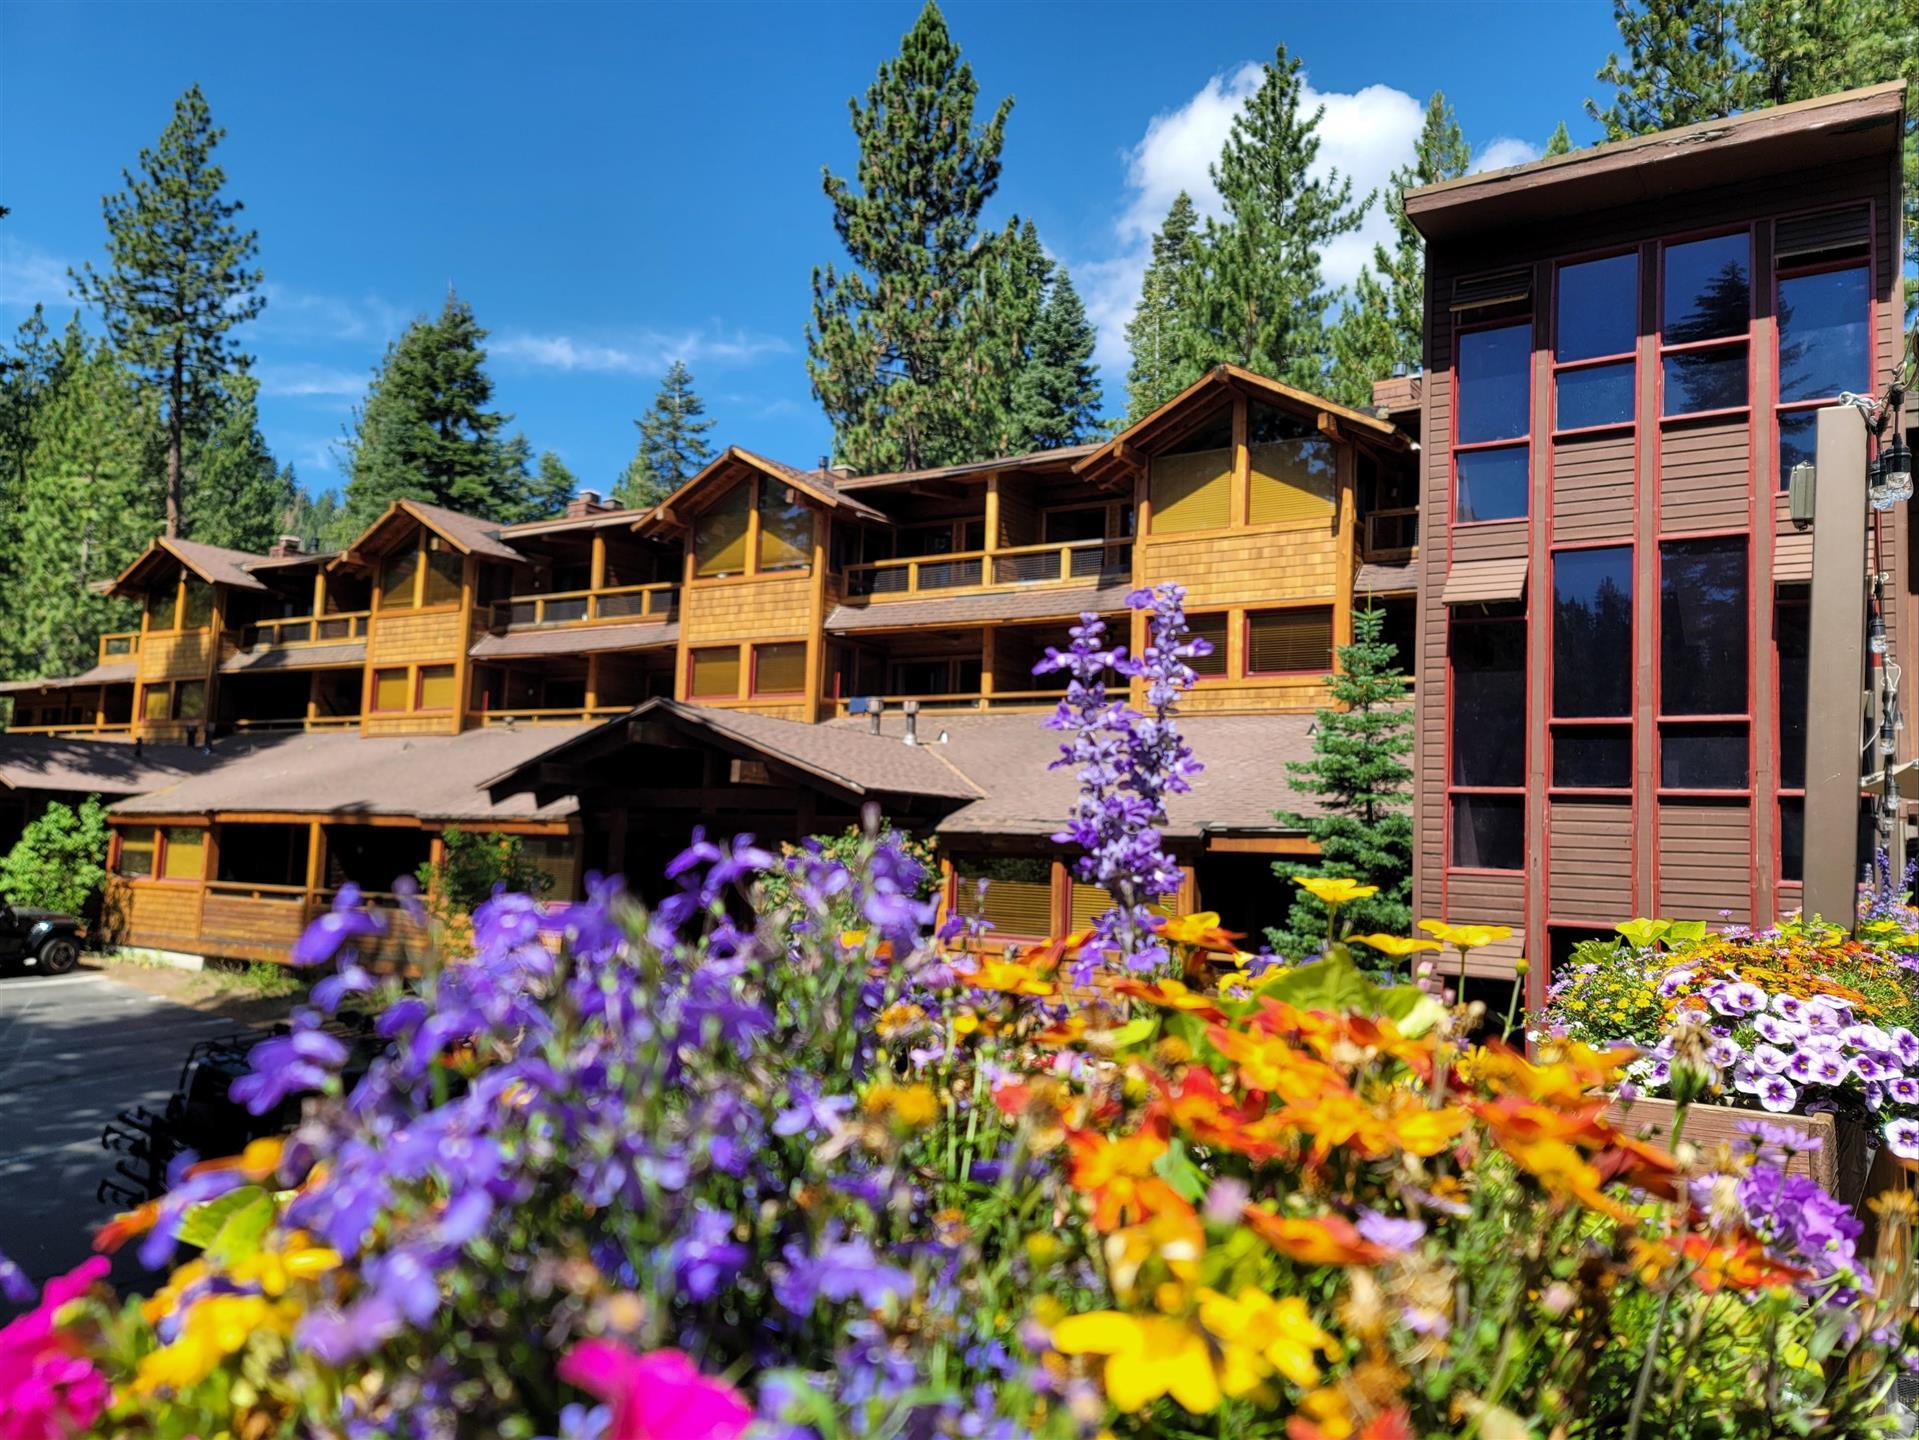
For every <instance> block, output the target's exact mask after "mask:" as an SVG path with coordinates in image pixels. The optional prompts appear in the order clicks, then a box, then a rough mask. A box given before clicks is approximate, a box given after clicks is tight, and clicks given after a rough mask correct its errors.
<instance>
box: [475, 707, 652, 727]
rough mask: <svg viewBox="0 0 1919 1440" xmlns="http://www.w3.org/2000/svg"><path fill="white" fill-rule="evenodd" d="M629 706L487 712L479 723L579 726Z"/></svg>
mask: <svg viewBox="0 0 1919 1440" xmlns="http://www.w3.org/2000/svg"><path fill="white" fill-rule="evenodd" d="M632 708H633V707H632V706H631V705H574V706H570V707H563V708H561V709H555V710H487V711H485V712H483V713H482V714H481V716H480V723H481V724H482V725H484V726H486V727H487V728H489V729H496V730H497V729H505V728H507V727H508V726H515V725H581V724H585V723H586V722H587V721H589V720H611V719H612V718H613V717H614V716H615V715H624V714H626V712H627V711H628V710H630V709H632Z"/></svg>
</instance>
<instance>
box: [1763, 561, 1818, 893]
mask: <svg viewBox="0 0 1919 1440" xmlns="http://www.w3.org/2000/svg"><path fill="white" fill-rule="evenodd" d="M1792 591H1793V593H1786V592H1783V591H1780V590H1778V589H1777V588H1775V590H1774V594H1773V601H1772V616H1773V619H1772V753H1773V774H1774V775H1775V776H1778V775H1783V774H1784V771H1785V766H1784V764H1783V761H1784V757H1785V746H1784V743H1783V740H1784V729H1785V726H1784V723H1783V722H1784V719H1785V714H1786V707H1785V703H1784V697H1783V696H1782V695H1781V693H1780V677H1781V676H1782V675H1784V674H1785V667H1784V663H1783V661H1784V657H1783V656H1782V655H1781V654H1780V650H1779V630H1780V625H1779V612H1780V611H1781V610H1786V609H1796V610H1809V609H1810V608H1811V605H1812V595H1811V592H1810V590H1809V589H1808V588H1806V587H1802V586H1796V585H1795V586H1793V587H1792ZM1808 619H1810V616H1809V617H1808ZM1806 663H1807V665H1808V666H1810V665H1811V663H1812V662H1811V659H1810V657H1808V659H1807V662H1806ZM1806 700H1807V709H1808V711H1810V710H1811V703H1812V697H1811V695H1810V694H1808V695H1807V697H1806ZM1799 778H1800V783H1799V784H1797V785H1786V784H1780V785H1779V786H1778V787H1777V789H1776V791H1775V794H1774V809H1775V814H1774V817H1773V831H1772V873H1773V876H1774V877H1775V879H1776V880H1777V883H1779V884H1781V885H1803V884H1804V883H1805V869H1804V866H1805V854H1804V839H1805V835H1804V831H1803V829H1802V830H1801V832H1800V841H1801V853H1800V857H1799V858H1800V873H1799V874H1798V875H1796V876H1791V877H1788V876H1787V874H1786V856H1785V834H1786V830H1785V819H1784V816H1783V815H1782V814H1780V813H1777V812H1781V811H1783V810H1784V809H1785V807H1786V805H1787V803H1788V802H1796V803H1797V804H1798V805H1799V806H1800V808H1801V811H1802V812H1803V810H1804V807H1805V803H1806V787H1805V783H1804V782H1805V774H1804V772H1803V770H1802V771H1801V773H1800V777H1799ZM1802 823H1803V814H1802Z"/></svg>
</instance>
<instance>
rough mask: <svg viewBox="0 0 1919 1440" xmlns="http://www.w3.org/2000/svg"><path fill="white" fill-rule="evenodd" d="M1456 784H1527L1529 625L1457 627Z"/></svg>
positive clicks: (1502, 623) (1510, 622) (1466, 624)
mask: <svg viewBox="0 0 1919 1440" xmlns="http://www.w3.org/2000/svg"><path fill="white" fill-rule="evenodd" d="M1452 661H1453V665H1452V670H1453V674H1452V681H1453V783H1454V784H1455V785H1513V786H1519V785H1524V784H1525V783H1526V624H1525V622H1524V621H1523V620H1499V621H1481V622H1477V623H1475V622H1460V623H1457V624H1455V625H1454V626H1453V628H1452Z"/></svg>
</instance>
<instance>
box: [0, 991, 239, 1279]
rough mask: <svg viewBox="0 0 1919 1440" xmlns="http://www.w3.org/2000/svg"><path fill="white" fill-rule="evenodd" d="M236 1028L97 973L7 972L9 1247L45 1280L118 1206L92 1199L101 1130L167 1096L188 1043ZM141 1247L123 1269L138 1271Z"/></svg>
mask: <svg viewBox="0 0 1919 1440" xmlns="http://www.w3.org/2000/svg"><path fill="white" fill-rule="evenodd" d="M234 1028H235V1026H234V1024H233V1022H232V1021H231V1020H226V1019H222V1018H221V1017H220V1016H217V1015H209V1014H206V1013H205V1012H203V1011H199V1010H195V1009H192V1008H190V1007H189V1006H185V1005H180V1004H176V1003H175V1002H173V1001H171V1000H165V999H161V998H160V997H158V996H154V995H149V994H147V993H146V992H145V991H142V990H136V989H134V988H133V987H132V986H130V985H122V984H120V983H119V982H118V981H115V980H111V979H109V978H108V977H107V976H105V975H102V974H99V973H96V972H90V971H86V970H80V971H76V972H75V973H73V974H71V975H63V976H60V977H58V978H54V977H51V976H37V975H34V974H33V973H32V972H31V971H28V972H26V973H25V974H20V973H18V972H3V973H0V1250H3V1251H5V1252H6V1253H7V1254H9V1255H10V1256H12V1257H13V1259H14V1261H15V1262H16V1263H17V1264H19V1265H20V1267H21V1268H22V1269H24V1270H25V1271H26V1272H27V1274H28V1275H30V1276H32V1277H33V1278H34V1279H35V1280H36V1281H40V1280H44V1279H46V1278H47V1277H48V1276H49V1275H56V1274H60V1273H62V1272H64V1271H65V1270H67V1269H70V1268H71V1267H72V1266H74V1265H77V1264H78V1263H79V1262H80V1261H81V1260H83V1259H85V1258H86V1257H87V1255H88V1254H89V1253H91V1251H90V1248H89V1241H90V1240H91V1238H92V1234H93V1230H94V1228H95V1227H96V1226H97V1225H98V1224H99V1223H100V1222H101V1221H102V1220H104V1219H105V1218H106V1217H107V1216H108V1215H109V1214H111V1213H112V1212H111V1211H110V1210H109V1209H108V1208H107V1207H105V1206H103V1205H101V1204H100V1203H99V1201H98V1200H97V1199H96V1198H95V1192H96V1190H97V1189H98V1187H99V1184H100V1181H101V1179H102V1178H103V1177H105V1176H106V1175H107V1174H108V1173H109V1172H110V1171H111V1170H112V1167H113V1162H114V1159H115V1158H116V1157H114V1156H113V1155H111V1154H109V1153H108V1152H107V1151H105V1150H102V1149H101V1148H100V1127H101V1126H103V1125H104V1124H106V1122H107V1121H108V1120H109V1119H111V1118H112V1117H113V1116H114V1115H115V1114H116V1113H117V1112H118V1111H120V1110H123V1109H125V1108H127V1107H128V1106H130V1105H136V1104H146V1105H151V1106H158V1105H160V1104H163V1103H164V1102H165V1100H166V1098H167V1096H169V1095H170V1094H172V1093H173V1087H174V1084H175V1082H176V1081H177V1080H178V1079H179V1075H180V1065H181V1062H182V1061H183V1060H185V1058H186V1053H187V1049H188V1047H189V1046H191V1045H192V1044H193V1042H194V1041H195V1040H199V1039H203V1038H205V1037H206V1036H208V1035H217V1034H221V1033H223V1032H227V1031H231V1030H233V1029H234ZM132 1249H133V1247H131V1246H129V1247H128V1250H127V1252H126V1253H124V1254H122V1255H121V1256H120V1258H119V1260H118V1261H117V1262H116V1264H115V1266H114V1273H115V1276H116V1278H118V1279H121V1280H131V1279H133V1278H135V1277H136V1276H137V1275H138V1273H139V1266H138V1262H137V1261H136V1260H134V1259H133V1256H132V1253H131V1252H132ZM6 1309H7V1307H6V1305H5V1303H4V1301H0V1315H4V1314H5V1313H6Z"/></svg>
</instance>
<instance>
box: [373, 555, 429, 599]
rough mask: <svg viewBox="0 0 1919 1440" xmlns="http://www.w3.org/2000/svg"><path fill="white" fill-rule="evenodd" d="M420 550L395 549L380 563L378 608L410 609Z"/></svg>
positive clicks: (418, 566) (418, 567)
mask: <svg viewBox="0 0 1919 1440" xmlns="http://www.w3.org/2000/svg"><path fill="white" fill-rule="evenodd" d="M419 569H420V552H419V551H418V550H417V549H414V548H411V547H409V548H407V549H405V550H396V551H394V552H393V553H392V554H391V555H389V556H387V557H386V559H385V560H383V561H382V562H381V563H380V608H381V609H382V610H411V609H412V608H413V604H414V594H413V586H414V576H415V575H417V574H418V573H419Z"/></svg>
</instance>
